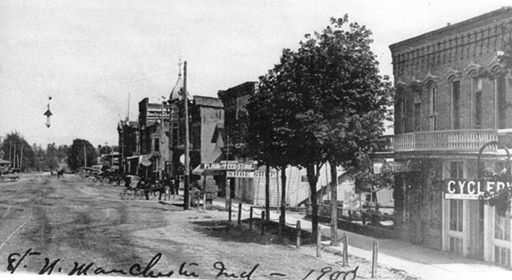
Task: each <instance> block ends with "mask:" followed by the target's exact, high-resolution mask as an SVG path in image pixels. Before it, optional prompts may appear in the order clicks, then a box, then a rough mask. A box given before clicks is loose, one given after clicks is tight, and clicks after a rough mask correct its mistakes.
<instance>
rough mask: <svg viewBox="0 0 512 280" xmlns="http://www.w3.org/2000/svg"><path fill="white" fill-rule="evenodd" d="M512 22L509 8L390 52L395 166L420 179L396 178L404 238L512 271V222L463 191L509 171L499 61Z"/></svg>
mask: <svg viewBox="0 0 512 280" xmlns="http://www.w3.org/2000/svg"><path fill="white" fill-rule="evenodd" d="M511 22H512V9H511V8H502V9H499V10H496V11H493V12H490V13H487V14H483V15H480V16H477V17H475V18H471V19H469V20H466V21H463V22H460V23H457V24H453V25H448V26H446V27H443V28H441V29H438V30H434V31H432V32H428V33H425V34H422V35H419V36H416V37H413V38H410V39H407V40H404V41H401V42H398V43H395V44H393V45H391V46H390V49H391V52H392V59H393V73H394V77H395V86H396V100H395V106H394V108H395V113H394V114H395V120H394V122H395V128H394V130H395V137H394V144H393V146H394V147H393V148H394V158H395V161H397V162H401V163H402V164H404V166H415V167H416V168H415V170H418V171H409V172H402V173H397V174H396V176H395V179H396V180H395V184H396V185H395V189H394V196H395V213H397V217H398V220H399V221H398V222H399V223H398V224H399V231H400V235H401V236H402V238H406V239H408V240H410V241H412V242H414V243H418V244H422V245H425V246H428V247H431V248H436V249H442V250H446V251H451V252H454V253H456V254H461V255H464V256H469V257H473V258H477V259H483V260H486V261H490V262H496V263H499V264H502V265H510V258H511V255H510V254H511V248H512V243H511V242H512V241H511V238H510V236H511V232H510V231H511V227H510V223H511V221H510V216H501V215H499V213H497V211H496V209H495V207H493V206H490V205H489V204H488V203H486V202H484V201H483V200H482V199H479V197H481V196H480V194H481V193H479V191H477V190H476V189H475V188H471V189H469V188H467V189H464V188H462V187H457V186H459V185H457V184H458V183H461V184H465V183H464V182H466V183H468V182H469V181H470V180H496V177H492V176H491V175H490V174H492V172H487V171H489V170H492V169H494V171H496V172H497V173H500V172H504V171H506V170H507V169H508V170H510V166H508V168H507V169H502V168H500V167H503V166H504V165H503V162H504V160H505V159H506V153H507V152H508V148H510V146H511V145H510V141H507V139H510V135H509V134H510V131H511V130H510V129H511V128H512V106H510V105H509V104H510V102H511V101H512V88H511V77H510V75H507V74H505V72H504V71H503V70H502V69H501V67H500V64H499V61H498V55H499V52H500V51H501V50H503V42H504V41H505V40H506V39H507V38H509V36H510V34H509V33H507V32H505V31H504V26H505V25H506V24H510V23H511ZM484 145H485V147H484ZM481 149H482V150H481ZM479 155H481V158H482V159H481V160H479ZM479 163H480V164H481V165H480V166H481V168H478V166H479ZM482 170H484V171H486V172H483V171H482ZM479 171H480V172H479ZM496 172H495V173H496ZM482 174H484V175H482ZM485 176H488V177H485ZM455 182H458V183H455ZM482 182H484V181H482ZM470 184H471V183H470ZM472 186H473V187H474V185H472Z"/></svg>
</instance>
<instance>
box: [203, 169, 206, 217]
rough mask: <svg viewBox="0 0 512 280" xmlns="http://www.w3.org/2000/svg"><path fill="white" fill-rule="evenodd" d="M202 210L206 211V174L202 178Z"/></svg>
mask: <svg viewBox="0 0 512 280" xmlns="http://www.w3.org/2000/svg"><path fill="white" fill-rule="evenodd" d="M203 211H206V175H204V178H203Z"/></svg>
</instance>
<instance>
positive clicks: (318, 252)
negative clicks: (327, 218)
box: [316, 227, 322, 258]
mask: <svg viewBox="0 0 512 280" xmlns="http://www.w3.org/2000/svg"><path fill="white" fill-rule="evenodd" d="M321 242H322V232H321V231H320V227H318V228H317V233H316V257H317V258H319V257H321V256H322V253H321V250H320V246H322V243H321Z"/></svg>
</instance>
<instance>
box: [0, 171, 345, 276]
mask: <svg viewBox="0 0 512 280" xmlns="http://www.w3.org/2000/svg"><path fill="white" fill-rule="evenodd" d="M120 190H121V188H120V187H116V186H109V185H106V184H100V183H91V182H86V181H83V180H82V179H81V178H79V177H78V176H74V175H66V176H65V177H64V178H61V179H57V178H56V177H50V176H48V175H43V174H40V175H24V176H23V177H22V180H21V181H19V182H15V183H2V184H1V185H0V242H1V243H0V246H1V247H0V270H1V271H2V273H9V272H11V271H15V273H18V272H26V271H29V272H32V273H40V272H41V270H43V271H44V272H45V274H48V273H52V274H56V273H66V274H68V273H74V274H79V273H80V271H77V270H76V268H80V265H82V264H83V267H82V272H83V271H85V272H86V273H87V275H94V274H109V275H119V276H122V275H126V276H130V275H136V276H166V277H170V278H184V279H193V278H195V279H216V277H217V276H218V278H217V279H237V278H238V279H303V278H304V277H306V276H307V275H308V273H309V272H310V270H311V269H315V270H316V271H319V270H321V269H322V268H324V267H327V266H333V264H329V263H326V262H323V261H321V260H318V259H316V258H315V257H313V256H312V255H308V254H307V253H304V252H303V251H298V250H296V249H294V248H293V247H291V246H284V245H275V244H267V245H266V244H259V243H255V242H251V241H247V240H248V239H239V240H230V239H228V238H223V234H222V227H220V226H218V223H219V222H220V221H223V220H225V219H226V212H224V211H220V210H214V209H211V210H208V211H207V212H202V211H201V210H196V209H192V210H189V211H183V210H182V208H181V207H180V206H179V205H178V203H179V202H180V201H177V200H176V201H171V202H168V203H159V202H158V200H156V199H153V200H150V201H145V200H121V199H120V197H119V191H120ZM173 203H174V204H176V205H173ZM249 240H250V239H249ZM16 253H17V254H16ZM159 253H161V255H159ZM45 258H46V259H45ZM75 262H76V263H75ZM91 263H92V264H91ZM52 264H54V266H52ZM74 268H75V269H74ZM335 269H339V268H336V267H333V271H334V270H335ZM73 270H74V271H73ZM314 275H315V277H314V278H313V274H311V275H310V276H309V277H308V278H307V279H316V277H318V276H319V275H320V274H319V273H318V272H315V273H314ZM323 279H328V278H327V276H326V277H324V278H323ZM339 279H342V277H340V278H339Z"/></svg>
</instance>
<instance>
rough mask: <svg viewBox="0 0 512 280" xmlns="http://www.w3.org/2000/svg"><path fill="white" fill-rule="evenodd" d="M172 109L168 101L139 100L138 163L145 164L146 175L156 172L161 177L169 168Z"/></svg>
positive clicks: (144, 171)
mask: <svg viewBox="0 0 512 280" xmlns="http://www.w3.org/2000/svg"><path fill="white" fill-rule="evenodd" d="M170 109H171V106H170V105H169V104H168V103H150V102H149V99H148V98H147V97H146V98H144V99H142V100H141V101H140V102H139V121H138V124H139V147H140V157H139V159H138V163H139V164H142V166H144V167H143V168H144V170H143V173H144V174H145V175H148V176H149V175H152V173H155V174H156V175H157V176H159V177H160V176H161V175H162V172H163V171H164V170H166V169H168V166H169V161H170V151H169V139H168V138H169V136H168V133H166V131H168V130H169V119H170V113H171V110H170ZM140 167H141V166H140ZM139 171H140V170H139Z"/></svg>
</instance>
